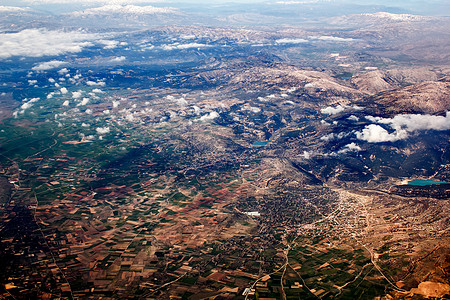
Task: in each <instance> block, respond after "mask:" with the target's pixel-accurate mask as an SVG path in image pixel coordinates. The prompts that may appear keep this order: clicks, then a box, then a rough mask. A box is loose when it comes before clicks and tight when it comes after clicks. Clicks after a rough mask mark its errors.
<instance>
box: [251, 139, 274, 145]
mask: <svg viewBox="0 0 450 300" xmlns="http://www.w3.org/2000/svg"><path fill="white" fill-rule="evenodd" d="M270 142H271V140H268V141H259V142H254V143H253V146H265V145H267V144H268V143H270Z"/></svg>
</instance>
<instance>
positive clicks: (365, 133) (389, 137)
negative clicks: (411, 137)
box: [356, 124, 408, 143]
mask: <svg viewBox="0 0 450 300" xmlns="http://www.w3.org/2000/svg"><path fill="white" fill-rule="evenodd" d="M356 137H357V138H358V139H360V140H363V141H367V142H369V143H382V142H395V141H398V140H402V139H405V138H407V137H408V133H407V132H406V131H404V130H402V131H400V132H398V131H396V132H393V133H389V132H388V131H387V130H386V129H384V128H383V127H381V126H380V125H376V124H370V125H367V126H366V127H365V128H364V129H363V130H362V131H361V132H356Z"/></svg>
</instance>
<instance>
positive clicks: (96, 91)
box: [92, 89, 104, 94]
mask: <svg viewBox="0 0 450 300" xmlns="http://www.w3.org/2000/svg"><path fill="white" fill-rule="evenodd" d="M92 92H93V93H97V94H102V93H104V91H102V90H101V89H93V90H92Z"/></svg>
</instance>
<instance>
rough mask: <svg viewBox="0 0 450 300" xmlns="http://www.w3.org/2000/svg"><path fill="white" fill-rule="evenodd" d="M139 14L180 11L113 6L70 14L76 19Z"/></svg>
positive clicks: (174, 9)
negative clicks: (116, 14)
mask: <svg viewBox="0 0 450 300" xmlns="http://www.w3.org/2000/svg"><path fill="white" fill-rule="evenodd" d="M114 13H119V14H138V15H154V14H178V13H179V11H178V10H177V9H176V8H173V7H154V6H149V5H148V6H136V5H124V6H123V5H120V4H111V5H105V6H101V7H96V8H89V9H85V10H83V11H75V12H72V13H70V15H72V16H74V17H79V16H97V15H109V14H114Z"/></svg>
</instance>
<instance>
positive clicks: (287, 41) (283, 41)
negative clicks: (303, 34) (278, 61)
mask: <svg viewBox="0 0 450 300" xmlns="http://www.w3.org/2000/svg"><path fill="white" fill-rule="evenodd" d="M275 43H277V44H302V43H308V40H305V39H300V38H297V39H289V38H284V39H278V40H276V41H275Z"/></svg>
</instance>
